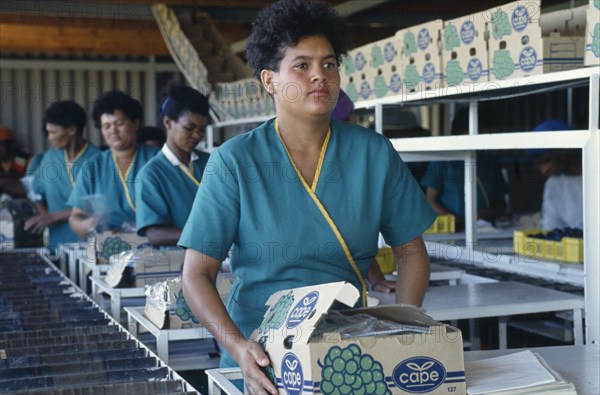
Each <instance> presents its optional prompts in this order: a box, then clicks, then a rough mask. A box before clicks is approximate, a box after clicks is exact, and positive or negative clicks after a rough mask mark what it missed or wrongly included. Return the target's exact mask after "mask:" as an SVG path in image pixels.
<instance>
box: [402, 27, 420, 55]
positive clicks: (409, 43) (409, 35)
mask: <svg viewBox="0 0 600 395" xmlns="http://www.w3.org/2000/svg"><path fill="white" fill-rule="evenodd" d="M416 52H417V40H415V35H414V33H413V32H410V31H409V32H406V34H405V35H404V56H405V57H407V58H408V57H410V56H411V55H412V54H414V53H416Z"/></svg>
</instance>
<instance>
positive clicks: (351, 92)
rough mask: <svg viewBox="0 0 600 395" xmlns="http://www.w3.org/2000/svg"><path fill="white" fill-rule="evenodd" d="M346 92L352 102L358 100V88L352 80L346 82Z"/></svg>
mask: <svg viewBox="0 0 600 395" xmlns="http://www.w3.org/2000/svg"><path fill="white" fill-rule="evenodd" d="M346 94H347V95H348V97H349V98H350V100H352V101H353V102H354V101H356V100H358V90H356V86H355V85H354V84H353V83H352V82H348V85H346Z"/></svg>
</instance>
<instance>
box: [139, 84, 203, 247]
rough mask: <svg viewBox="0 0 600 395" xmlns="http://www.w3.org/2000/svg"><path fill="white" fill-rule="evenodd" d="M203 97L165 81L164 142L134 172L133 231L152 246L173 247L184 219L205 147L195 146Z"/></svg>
mask: <svg viewBox="0 0 600 395" xmlns="http://www.w3.org/2000/svg"><path fill="white" fill-rule="evenodd" d="M208 109H209V106H208V99H207V98H206V96H204V95H203V94H202V93H200V92H198V91H197V90H195V89H192V88H190V87H187V86H182V85H179V84H171V85H170V86H169V91H168V96H167V99H166V100H165V101H164V104H163V106H162V109H161V112H162V114H163V124H164V125H165V128H166V129H167V142H166V144H165V145H164V146H163V147H162V150H161V152H159V153H158V154H157V155H156V156H155V157H154V158H152V159H151V160H150V161H149V162H148V163H147V164H146V165H145V166H144V167H143V168H142V170H140V172H139V174H138V176H137V185H136V188H135V193H136V197H135V200H136V205H137V210H136V223H137V227H138V234H139V235H140V236H147V237H148V240H150V242H151V243H152V244H154V245H160V246H174V245H176V244H177V241H178V240H179V237H180V236H181V230H182V228H183V226H184V225H185V221H187V219H188V215H189V214H190V210H191V209H192V203H193V202H194V197H195V196H196V192H197V191H198V185H200V179H201V178H202V173H203V172H204V168H205V166H206V162H207V161H208V154H207V153H206V152H200V151H197V150H196V149H195V148H196V146H197V145H198V143H199V142H200V140H202V139H203V138H204V130H205V129H206V124H207V122H208Z"/></svg>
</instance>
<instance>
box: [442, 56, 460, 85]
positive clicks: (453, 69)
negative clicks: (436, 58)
mask: <svg viewBox="0 0 600 395" xmlns="http://www.w3.org/2000/svg"><path fill="white" fill-rule="evenodd" d="M446 81H448V85H449V86H456V85H459V84H460V83H461V82H462V81H463V71H462V69H461V68H460V62H459V61H458V60H449V61H448V63H446Z"/></svg>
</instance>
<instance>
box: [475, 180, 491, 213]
mask: <svg viewBox="0 0 600 395" xmlns="http://www.w3.org/2000/svg"><path fill="white" fill-rule="evenodd" d="M477 185H479V189H480V190H481V194H482V195H483V200H485V207H488V208H489V207H491V206H490V197H489V196H488V194H487V191H486V190H485V187H484V186H483V182H481V180H480V179H479V177H477Z"/></svg>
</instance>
